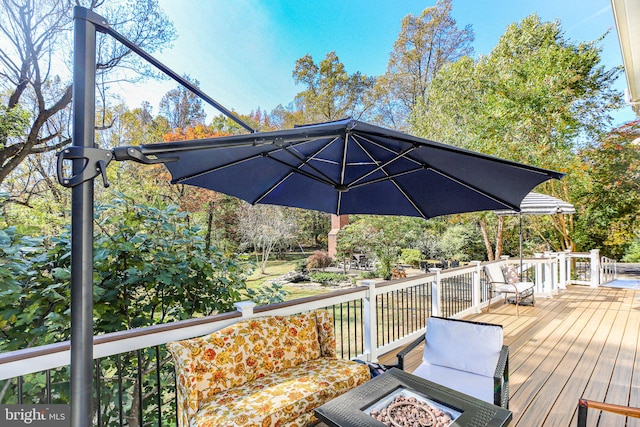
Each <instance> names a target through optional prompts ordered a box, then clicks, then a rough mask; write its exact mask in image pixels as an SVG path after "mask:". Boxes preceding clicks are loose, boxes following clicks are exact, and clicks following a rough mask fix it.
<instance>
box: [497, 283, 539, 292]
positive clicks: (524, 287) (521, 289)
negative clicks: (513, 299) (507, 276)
mask: <svg viewBox="0 0 640 427" xmlns="http://www.w3.org/2000/svg"><path fill="white" fill-rule="evenodd" d="M514 286H515V288H514ZM534 286H535V285H534V284H533V283H531V282H518V283H512V284H510V285H500V286H496V291H498V292H504V293H508V292H511V293H515V292H516V289H517V290H518V293H522V292H524V291H526V290H527V289H531V288H533V287H534Z"/></svg>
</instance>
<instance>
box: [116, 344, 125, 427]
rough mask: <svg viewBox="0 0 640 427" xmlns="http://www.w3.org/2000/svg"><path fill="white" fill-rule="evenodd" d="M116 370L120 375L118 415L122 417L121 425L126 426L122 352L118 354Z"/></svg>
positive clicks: (121, 426)
mask: <svg viewBox="0 0 640 427" xmlns="http://www.w3.org/2000/svg"><path fill="white" fill-rule="evenodd" d="M116 370H117V376H118V417H119V419H120V427H123V426H124V408H123V407H122V395H123V392H122V359H121V357H120V354H116Z"/></svg>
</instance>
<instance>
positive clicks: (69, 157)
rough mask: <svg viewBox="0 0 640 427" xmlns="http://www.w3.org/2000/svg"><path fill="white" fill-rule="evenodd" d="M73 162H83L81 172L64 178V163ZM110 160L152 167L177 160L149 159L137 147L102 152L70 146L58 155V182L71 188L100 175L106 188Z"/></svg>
mask: <svg viewBox="0 0 640 427" xmlns="http://www.w3.org/2000/svg"><path fill="white" fill-rule="evenodd" d="M74 160H84V166H83V168H82V171H81V172H80V173H78V174H76V175H73V176H65V174H64V163H65V161H74ZM112 160H117V161H123V160H133V161H134V162H136V163H142V164H145V165H154V164H158V163H165V162H172V161H174V160H177V158H172V157H167V158H164V159H159V158H157V157H149V156H146V155H145V154H142V152H141V151H140V149H139V148H138V147H116V148H114V149H113V150H104V149H101V148H92V147H82V146H71V147H67V148H65V149H64V150H62V151H60V152H59V153H58V165H57V175H58V182H59V183H60V185H62V186H63V187H67V188H71V187H75V186H77V185H80V184H82V183H83V182H87V181H89V180H92V179H94V178H95V177H97V176H98V175H101V176H102V182H103V184H104V187H105V188H108V187H109V185H110V184H109V180H108V179H107V166H109V163H111V161H112Z"/></svg>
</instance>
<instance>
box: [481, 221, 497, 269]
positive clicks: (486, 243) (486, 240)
mask: <svg viewBox="0 0 640 427" xmlns="http://www.w3.org/2000/svg"><path fill="white" fill-rule="evenodd" d="M479 223H480V230H482V238H483V240H484V247H485V249H486V251H487V259H488V260H489V261H493V260H494V259H495V258H494V257H493V247H492V245H491V239H489V231H488V230H487V221H485V219H484V218H482V219H481V220H480V221H479Z"/></svg>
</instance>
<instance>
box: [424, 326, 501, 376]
mask: <svg viewBox="0 0 640 427" xmlns="http://www.w3.org/2000/svg"><path fill="white" fill-rule="evenodd" d="M502 338H503V333H502V328H501V327H500V326H497V325H496V326H493V325H477V324H473V323H467V322H458V321H455V320H447V319H439V318H435V317H430V318H429V320H428V321H427V333H426V337H425V344H424V354H423V356H422V360H424V361H425V362H428V363H430V364H432V365H440V366H445V367H448V368H454V369H458V370H460V371H467V372H472V373H474V374H478V375H483V376H486V377H493V374H494V373H495V370H496V366H497V365H498V359H499V358H500V350H502Z"/></svg>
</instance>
